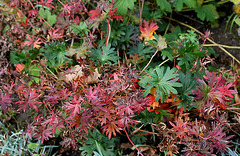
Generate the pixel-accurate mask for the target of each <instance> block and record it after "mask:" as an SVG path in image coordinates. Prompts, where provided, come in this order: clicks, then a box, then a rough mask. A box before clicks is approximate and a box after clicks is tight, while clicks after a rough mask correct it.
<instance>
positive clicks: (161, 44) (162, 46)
mask: <svg viewBox="0 0 240 156" xmlns="http://www.w3.org/2000/svg"><path fill="white" fill-rule="evenodd" d="M165 48H167V43H166V38H165V37H163V36H161V35H159V36H158V43H157V49H158V50H159V51H161V50H162V49H165Z"/></svg>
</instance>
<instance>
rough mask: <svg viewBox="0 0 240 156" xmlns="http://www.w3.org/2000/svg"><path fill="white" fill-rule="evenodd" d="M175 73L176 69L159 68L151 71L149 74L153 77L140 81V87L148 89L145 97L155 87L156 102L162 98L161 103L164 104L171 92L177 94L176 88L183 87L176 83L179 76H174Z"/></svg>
mask: <svg viewBox="0 0 240 156" xmlns="http://www.w3.org/2000/svg"><path fill="white" fill-rule="evenodd" d="M175 71H176V68H173V69H170V68H169V67H167V68H165V67H161V68H159V67H158V66H157V67H156V68H155V70H153V69H151V70H150V71H149V72H148V74H149V76H151V77H149V76H147V75H145V76H144V77H143V78H142V79H141V81H139V85H140V86H141V87H143V88H145V89H146V91H145V92H144V93H143V96H144V97H146V96H147V95H148V94H149V93H150V92H151V89H152V88H153V87H156V88H157V89H156V92H157V97H156V99H155V101H158V100H159V99H160V98H161V102H164V101H165V98H166V96H170V92H172V93H174V94H177V93H178V92H177V90H176V89H175V87H181V86H182V84H181V83H179V82H176V81H177V80H178V74H174V72H175Z"/></svg>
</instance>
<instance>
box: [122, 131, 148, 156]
mask: <svg viewBox="0 0 240 156" xmlns="http://www.w3.org/2000/svg"><path fill="white" fill-rule="evenodd" d="M123 131H124V132H125V133H126V135H127V138H128V140H129V141H130V143H131V144H132V145H133V146H134V147H135V148H136V150H137V151H138V152H139V154H140V155H141V156H143V154H142V153H141V152H140V150H139V149H138V148H137V146H136V145H135V144H134V143H133V142H132V140H131V139H130V137H129V136H128V133H127V131H126V129H124V130H123Z"/></svg>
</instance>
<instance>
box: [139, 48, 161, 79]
mask: <svg viewBox="0 0 240 156" xmlns="http://www.w3.org/2000/svg"><path fill="white" fill-rule="evenodd" d="M157 52H158V50H156V51H155V53H154V54H153V56H152V57H151V59H150V60H149V61H148V64H147V65H146V66H145V67H144V68H143V70H142V71H141V72H140V74H139V75H141V74H142V73H143V71H144V70H145V69H146V68H147V67H148V66H149V64H150V63H151V62H152V59H153V58H154V56H155V55H156V54H157Z"/></svg>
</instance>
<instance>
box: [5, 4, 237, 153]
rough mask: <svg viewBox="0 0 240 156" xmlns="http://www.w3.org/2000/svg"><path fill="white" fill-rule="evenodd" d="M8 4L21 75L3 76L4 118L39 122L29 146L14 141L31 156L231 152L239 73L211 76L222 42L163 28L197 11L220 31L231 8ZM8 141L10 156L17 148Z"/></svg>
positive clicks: (30, 131) (16, 70)
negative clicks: (213, 45) (57, 149)
mask: <svg viewBox="0 0 240 156" xmlns="http://www.w3.org/2000/svg"><path fill="white" fill-rule="evenodd" d="M1 3H2V5H1V7H0V15H1V17H2V18H0V22H2V23H1V24H2V25H3V29H2V30H3V31H1V34H2V35H3V38H4V39H3V41H4V44H3V45H4V46H5V48H4V47H3V48H2V49H3V50H4V53H5V54H4V55H7V51H8V48H7V47H6V46H9V47H11V49H10V50H9V51H8V52H10V61H11V63H12V64H13V65H14V66H13V67H12V68H9V70H6V71H4V72H2V73H4V74H0V88H1V90H0V108H1V109H2V112H3V114H6V113H7V112H9V111H11V110H12V109H16V110H17V113H19V114H21V113H26V112H27V113H28V114H29V115H30V116H32V120H33V121H34V122H31V124H29V123H28V126H27V128H26V129H25V131H26V134H24V137H23V135H20V133H16V134H14V136H18V137H20V138H21V137H22V138H21V139H22V140H23V139H24V141H25V142H24V141H23V142H22V143H24V147H25V146H27V147H26V150H25V151H24V150H23V151H22V152H28V153H31V152H32V153H33V151H35V152H36V153H39V154H40V152H41V153H44V154H45V152H46V151H44V150H46V148H47V147H48V146H45V147H46V148H42V147H44V143H46V142H47V141H48V140H51V139H53V138H58V139H61V141H60V145H61V146H62V149H63V150H69V149H74V150H79V151H80V153H81V154H82V155H93V154H94V155H117V152H118V150H116V148H119V147H121V145H119V144H120V143H122V142H120V141H125V140H128V141H129V142H130V143H131V144H130V145H127V147H125V148H126V149H127V148H128V149H131V147H130V146H133V147H134V149H135V150H137V154H138V155H154V154H155V155H156V154H159V153H165V155H176V154H180V155H213V154H218V153H220V152H222V153H227V152H231V150H229V149H230V148H231V147H230V143H231V141H230V139H231V138H234V137H233V136H232V134H233V133H235V134H236V131H234V130H233V129H232V127H233V125H237V124H239V113H238V112H237V111H235V110H232V109H233V108H237V109H238V108H239V98H238V94H237V91H238V90H239V75H240V74H239V68H238V67H236V66H234V65H233V66H232V71H231V72H229V71H226V70H222V71H220V72H218V71H215V72H212V71H210V69H211V68H210V67H209V66H210V63H213V60H214V59H212V58H211V57H210V56H211V54H212V52H211V51H209V50H208V49H206V48H205V47H203V45H204V44H205V43H206V42H207V40H209V39H211V34H212V33H211V32H210V31H208V30H207V31H206V32H205V34H201V33H200V34H201V36H198V35H197V33H199V32H198V31H194V30H188V31H187V32H181V29H180V28H179V27H174V26H173V25H171V24H170V23H171V21H170V22H169V24H168V25H167V23H166V22H165V21H163V18H162V17H164V16H163V15H165V16H168V13H172V12H173V11H194V12H195V13H196V16H197V17H198V18H200V19H201V20H206V21H210V22H216V20H217V18H218V12H217V9H216V8H217V7H218V6H219V5H220V4H221V3H225V1H224V2H222V1H221V2H220V1H219V2H218V1H197V0H192V1H189V0H175V1H168V0H156V1H140V0H139V1H138V5H137V1H136V0H130V1H125V0H117V1H109V0H101V1H96V2H92V1H75V0H71V1H68V2H64V1H61V0H58V1H51V0H46V1H44V0H36V1H31V0H29V1H25V0H20V1H14V0H10V1H7V2H1ZM55 4H56V5H55ZM95 4H96V5H95ZM171 15H173V14H171ZM170 20H173V19H170ZM163 31H165V32H164V34H163V33H162V32H163ZM2 32H3V33H2ZM199 39H202V40H203V45H201V44H200V42H199ZM1 41H2V40H1ZM5 42H6V43H7V42H10V43H12V44H11V45H8V44H5ZM6 75H7V76H6ZM13 104H14V106H13ZM228 113H229V114H228ZM234 115H235V118H234V119H232V118H231V117H232V116H234ZM230 122H233V123H234V124H230ZM123 132H124V133H123ZM119 135H120V136H121V140H119V137H118V136H119ZM7 136H8V133H7ZM0 137H2V139H5V140H4V141H2V142H4V150H6V149H9V150H10V148H9V147H8V148H5V146H8V145H9V146H11V148H12V147H15V144H14V143H12V142H11V140H10V139H11V137H9V136H8V137H5V138H4V135H2V136H0ZM29 138H30V139H33V140H34V139H38V142H37V143H33V142H28V141H30V140H29ZM13 139H16V138H13ZM6 140H7V141H9V143H8V142H7V141H6ZM33 140H32V141H33ZM2 142H0V143H2ZM18 144H20V143H18ZM41 144H43V145H41ZM136 144H137V145H136ZM13 145H14V146H13ZM49 147H50V146H49ZM51 147H53V146H51ZM20 149H21V150H22V148H20ZM37 149H38V151H36V150H37ZM231 149H232V148H231ZM41 150H42V151H41ZM115 151H116V152H115ZM9 152H10V151H9ZM11 152H17V151H13V150H12V151H11ZM18 152H19V151H18ZM132 152H133V153H131V154H136V151H132ZM119 153H120V152H119ZM123 153H124V154H125V151H123ZM232 153H233V154H234V152H232ZM2 154H4V153H2ZM9 154H10V153H9ZM59 154H60V153H59Z"/></svg>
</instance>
